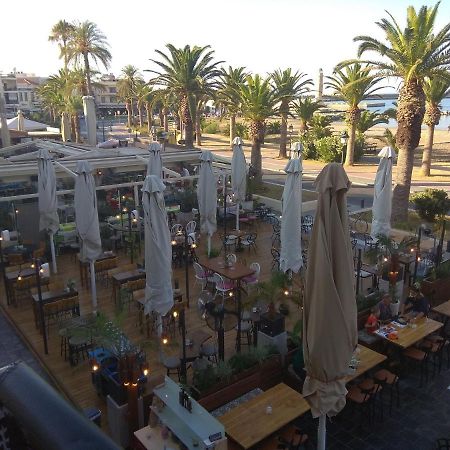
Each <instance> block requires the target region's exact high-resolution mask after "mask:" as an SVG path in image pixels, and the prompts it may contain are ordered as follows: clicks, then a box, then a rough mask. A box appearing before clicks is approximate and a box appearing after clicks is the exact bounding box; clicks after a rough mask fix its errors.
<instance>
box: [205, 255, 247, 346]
mask: <svg viewBox="0 0 450 450" xmlns="http://www.w3.org/2000/svg"><path fill="white" fill-rule="evenodd" d="M198 263H199V264H200V265H201V266H202V267H204V268H205V269H206V270H207V271H208V270H209V271H211V272H216V273H218V274H219V275H222V276H223V277H225V278H228V279H229V280H232V281H235V282H236V291H237V294H236V297H237V304H238V311H237V312H238V317H239V318H240V317H241V306H242V305H241V280H242V278H245V277H248V276H250V275H253V274H254V273H255V271H254V270H253V269H250V267H247V266H244V264H241V263H239V262H235V263H234V264H233V265H232V266H230V267H225V259H224V258H222V257H220V256H219V257H217V258H211V259H202V260H199V261H198ZM237 332H238V340H237V345H236V350H237V352H238V353H240V351H241V339H240V338H241V320H238V329H237Z"/></svg>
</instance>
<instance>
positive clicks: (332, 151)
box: [314, 136, 342, 163]
mask: <svg viewBox="0 0 450 450" xmlns="http://www.w3.org/2000/svg"><path fill="white" fill-rule="evenodd" d="M314 145H315V147H316V149H317V158H318V159H320V160H321V161H324V162H327V163H329V162H338V161H340V160H341V158H342V144H341V140H340V138H339V137H336V136H327V137H323V138H321V139H318V140H316V141H315V142H314Z"/></svg>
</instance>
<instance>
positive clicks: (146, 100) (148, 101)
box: [143, 85, 155, 135]
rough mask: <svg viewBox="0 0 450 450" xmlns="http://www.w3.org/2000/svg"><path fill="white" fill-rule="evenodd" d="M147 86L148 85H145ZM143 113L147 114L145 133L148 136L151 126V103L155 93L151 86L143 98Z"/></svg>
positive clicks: (153, 100)
mask: <svg viewBox="0 0 450 450" xmlns="http://www.w3.org/2000/svg"><path fill="white" fill-rule="evenodd" d="M147 86H148V85H147ZM143 101H144V105H145V113H146V114H147V132H148V134H149V135H150V132H151V128H152V125H153V113H152V110H153V103H154V102H155V91H154V90H153V88H152V87H151V86H148V90H147V93H146V94H145V96H144V99H143Z"/></svg>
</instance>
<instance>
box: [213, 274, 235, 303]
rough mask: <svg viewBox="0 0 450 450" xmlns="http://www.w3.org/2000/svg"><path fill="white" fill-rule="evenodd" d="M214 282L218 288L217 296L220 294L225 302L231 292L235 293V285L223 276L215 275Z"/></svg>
mask: <svg viewBox="0 0 450 450" xmlns="http://www.w3.org/2000/svg"><path fill="white" fill-rule="evenodd" d="M213 282H214V284H215V288H216V294H220V295H221V296H222V298H223V299H224V300H225V296H226V295H227V294H229V293H230V292H233V289H234V284H233V282H232V281H230V280H225V279H224V278H223V277H222V275H219V274H218V273H214V275H213Z"/></svg>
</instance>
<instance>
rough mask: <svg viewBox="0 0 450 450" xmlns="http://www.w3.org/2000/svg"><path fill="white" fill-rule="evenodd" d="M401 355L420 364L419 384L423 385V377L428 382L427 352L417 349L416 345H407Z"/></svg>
mask: <svg viewBox="0 0 450 450" xmlns="http://www.w3.org/2000/svg"><path fill="white" fill-rule="evenodd" d="M403 356H405V357H406V358H408V360H409V361H411V362H413V363H415V364H416V365H419V366H420V385H419V387H422V385H423V378H424V375H425V380H426V381H427V382H428V352H427V351H425V350H421V349H418V348H416V347H409V348H407V349H406V350H404V351H403Z"/></svg>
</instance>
